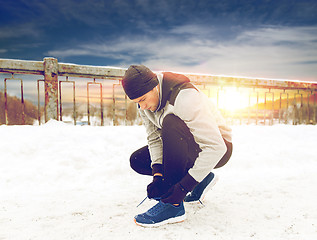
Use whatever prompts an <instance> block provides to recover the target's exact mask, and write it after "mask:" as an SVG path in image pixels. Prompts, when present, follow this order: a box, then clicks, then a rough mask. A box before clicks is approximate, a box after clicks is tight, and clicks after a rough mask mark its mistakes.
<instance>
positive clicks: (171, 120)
mask: <svg viewBox="0 0 317 240" xmlns="http://www.w3.org/2000/svg"><path fill="white" fill-rule="evenodd" d="M162 140H163V174H164V178H165V181H167V182H168V183H170V184H172V185H174V184H175V183H177V182H179V181H180V180H181V179H182V178H183V177H184V176H185V175H186V174H187V172H188V170H189V169H190V168H191V167H192V166H193V165H194V163H195V161H196V158H197V157H198V154H199V152H201V149H200V148H199V145H198V144H197V143H196V142H195V140H194V137H193V135H192V133H191V132H190V131H189V128H188V127H187V125H186V124H185V123H184V121H183V120H181V119H180V118H179V117H177V116H175V115H172V114H171V115H167V116H166V117H165V118H164V120H163V125H162ZM225 143H226V146H227V152H226V153H225V155H224V156H223V157H222V158H221V159H220V161H219V162H218V164H217V165H216V167H215V168H219V167H222V166H223V165H225V164H226V163H227V162H228V161H229V159H230V157H231V154H232V143H230V142H227V141H225ZM130 165H131V168H132V169H133V170H134V171H136V172H137V173H140V174H143V175H152V168H151V157H150V152H149V149H148V146H145V147H143V148H140V149H139V150H137V151H135V152H134V153H133V154H132V155H131V157H130Z"/></svg>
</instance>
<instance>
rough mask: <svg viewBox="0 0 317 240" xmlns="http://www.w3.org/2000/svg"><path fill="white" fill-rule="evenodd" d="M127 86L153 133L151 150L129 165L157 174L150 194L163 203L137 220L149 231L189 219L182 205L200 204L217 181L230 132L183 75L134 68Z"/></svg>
mask: <svg viewBox="0 0 317 240" xmlns="http://www.w3.org/2000/svg"><path fill="white" fill-rule="evenodd" d="M122 85H123V88H124V91H125V93H126V94H127V95H128V97H129V98H130V99H131V100H132V101H134V102H135V103H137V104H138V107H139V112H140V115H141V117H142V120H143V123H144V125H145V127H146V132H147V135H148V136H147V140H148V146H145V147H143V148H141V149H139V150H137V151H136V152H134V153H133V154H132V155H131V157H130V165H131V167H132V169H134V170H135V171H136V172H138V173H140V174H144V175H152V176H153V181H152V182H151V183H150V184H149V185H148V186H147V196H148V197H149V198H150V199H155V200H157V201H158V203H157V204H156V205H155V206H154V207H152V208H150V209H149V210H148V211H147V212H145V213H142V214H139V215H137V216H135V218H134V221H135V222H136V223H137V224H138V225H141V226H150V227H151V226H159V225H162V224H166V223H174V222H181V221H183V220H185V218H186V217H185V209H184V204H183V202H184V201H185V202H193V201H200V199H201V198H202V196H203V194H204V193H205V192H206V191H207V190H208V189H209V188H210V187H211V186H212V185H213V184H214V182H215V180H216V177H215V175H214V174H213V173H212V172H211V171H212V169H214V168H218V167H222V166H223V165H224V164H226V163H227V162H228V160H229V158H230V156H231V153H232V143H231V129H230V128H229V127H227V126H226V124H225V121H224V119H223V118H222V116H221V115H220V114H219V112H218V111H217V109H216V108H215V106H214V105H213V104H211V102H210V101H209V99H208V98H207V96H206V95H205V94H203V93H202V92H200V91H199V90H198V89H197V88H196V87H195V86H194V85H193V84H192V83H190V80H189V79H188V78H187V77H186V76H184V75H181V74H176V73H171V72H163V73H157V74H155V73H153V72H152V71H151V70H150V69H148V68H147V67H145V66H143V65H132V66H130V67H129V69H128V70H127V71H126V73H125V76H124V77H123V79H122Z"/></svg>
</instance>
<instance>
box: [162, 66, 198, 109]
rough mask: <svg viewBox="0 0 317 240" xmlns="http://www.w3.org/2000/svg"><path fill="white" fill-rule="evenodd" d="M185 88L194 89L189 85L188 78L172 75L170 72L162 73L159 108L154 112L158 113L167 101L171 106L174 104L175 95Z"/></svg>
mask: <svg viewBox="0 0 317 240" xmlns="http://www.w3.org/2000/svg"><path fill="white" fill-rule="evenodd" d="M185 88H194V86H193V85H192V84H191V83H190V80H189V78H188V77H186V76H184V75H182V74H177V73H172V72H163V80H162V88H161V89H162V92H161V95H162V97H161V102H160V104H159V108H158V109H157V110H156V111H160V110H161V109H163V108H164V107H165V105H166V103H167V101H169V102H170V103H171V104H174V102H175V99H176V97H177V94H178V93H179V91H180V90H181V89H185Z"/></svg>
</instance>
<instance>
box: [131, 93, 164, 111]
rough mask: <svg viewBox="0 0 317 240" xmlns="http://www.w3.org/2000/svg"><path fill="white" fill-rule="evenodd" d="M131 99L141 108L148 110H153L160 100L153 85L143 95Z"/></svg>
mask: <svg viewBox="0 0 317 240" xmlns="http://www.w3.org/2000/svg"><path fill="white" fill-rule="evenodd" d="M132 101H133V102H135V103H138V104H139V105H140V108H141V109H142V110H150V111H152V112H154V111H155V110H156V109H157V107H158V105H159V101H160V99H159V93H158V90H157V88H156V87H155V88H153V89H152V90H151V91H149V92H147V93H146V94H144V95H143V96H141V97H139V98H136V99H133V100H132Z"/></svg>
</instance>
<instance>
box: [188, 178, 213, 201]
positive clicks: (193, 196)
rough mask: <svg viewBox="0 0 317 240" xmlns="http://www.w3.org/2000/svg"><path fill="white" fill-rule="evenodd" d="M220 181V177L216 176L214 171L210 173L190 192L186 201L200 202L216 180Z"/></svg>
mask: <svg viewBox="0 0 317 240" xmlns="http://www.w3.org/2000/svg"><path fill="white" fill-rule="evenodd" d="M217 181H218V177H217V176H215V174H213V173H212V172H211V173H209V174H208V175H207V176H206V177H205V178H204V179H203V180H202V181H201V182H200V183H199V184H198V185H197V186H196V187H195V188H194V189H193V191H192V192H191V193H189V194H188V195H187V196H186V197H185V199H184V202H198V201H201V200H202V199H204V197H205V194H206V193H207V192H208V190H209V189H211V188H212V187H213V186H214V185H215V184H216V182H217Z"/></svg>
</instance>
